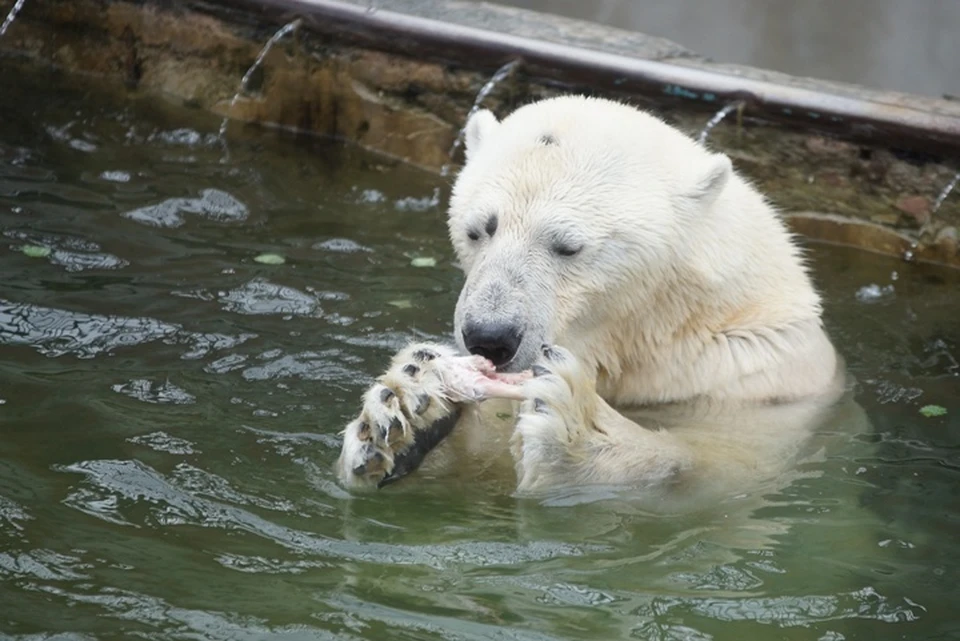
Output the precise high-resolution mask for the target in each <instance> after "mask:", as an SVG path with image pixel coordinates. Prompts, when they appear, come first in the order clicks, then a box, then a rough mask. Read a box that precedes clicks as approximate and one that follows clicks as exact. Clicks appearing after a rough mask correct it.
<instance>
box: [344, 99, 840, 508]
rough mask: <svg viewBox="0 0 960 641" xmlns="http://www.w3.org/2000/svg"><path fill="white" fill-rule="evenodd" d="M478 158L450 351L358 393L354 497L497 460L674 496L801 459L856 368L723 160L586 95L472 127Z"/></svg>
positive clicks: (465, 195) (792, 247) (350, 437)
mask: <svg viewBox="0 0 960 641" xmlns="http://www.w3.org/2000/svg"><path fill="white" fill-rule="evenodd" d="M465 154H466V162H465V164H464V167H463V169H462V170H461V171H460V173H459V175H458V177H457V179H456V183H455V185H454V188H453V192H452V196H451V200H450V206H449V221H448V225H449V232H450V238H451V240H452V242H453V246H454V248H455V251H456V254H457V257H458V259H459V262H460V265H461V266H462V268H463V271H464V273H465V275H466V281H465V284H464V285H463V289H462V291H461V293H460V296H459V300H458V302H457V305H456V311H455V314H454V339H455V342H456V346H455V347H454V346H446V345H435V344H420V345H411V346H409V347H408V348H406V349H404V350H402V351H401V352H400V353H399V354H398V355H397V356H396V357H395V359H394V360H393V363H392V365H391V367H390V368H389V370H388V371H387V373H386V374H385V375H383V376H382V377H381V378H380V379H379V380H378V381H377V382H376V384H375V385H374V386H373V387H371V388H370V389H369V391H368V392H367V393H366V394H365V395H364V399H363V409H362V411H361V413H360V415H359V417H358V418H357V419H356V420H354V421H352V422H350V423H349V424H348V425H347V427H346V429H345V430H344V432H343V447H342V451H341V455H340V458H339V459H338V461H337V465H336V467H337V473H338V476H339V478H340V480H341V481H342V482H343V483H344V484H345V485H347V486H349V487H353V488H357V487H363V486H381V487H382V486H384V485H386V484H388V483H391V482H392V481H395V480H397V479H399V478H402V477H404V476H406V475H407V474H409V473H410V472H412V471H413V470H414V469H416V468H418V467H420V466H421V464H422V466H423V470H424V471H426V470H429V471H430V472H431V473H432V474H444V473H454V472H462V471H463V470H464V469H467V468H470V467H471V466H472V467H483V468H484V469H486V470H489V469H491V466H492V468H496V469H499V470H501V471H502V470H504V468H506V469H507V470H509V471H508V472H506V473H508V474H512V475H513V480H512V484H513V485H515V488H516V490H517V491H518V492H520V493H536V492H541V491H547V490H550V489H552V488H559V487H564V486H583V485H590V484H615V485H628V486H633V487H637V488H641V489H642V490H644V491H646V492H649V493H652V494H657V495H660V496H662V495H663V494H664V493H674V494H678V493H687V494H696V493H701V494H702V493H703V492H705V491H709V492H714V493H715V492H717V491H737V490H738V488H741V487H743V486H744V484H746V483H750V482H754V481H757V480H760V479H763V478H771V477H776V476H777V475H778V474H782V473H783V472H784V471H785V470H787V469H789V467H790V466H791V465H793V464H795V462H796V460H797V458H798V457H799V456H801V455H802V453H803V451H804V448H805V445H806V444H807V443H808V441H809V440H810V437H811V435H812V434H814V432H815V429H816V426H817V425H818V424H821V423H822V421H823V420H824V417H825V416H826V415H827V413H828V412H829V411H830V408H831V407H832V406H834V404H835V402H836V400H837V399H838V398H839V397H840V396H841V395H842V392H843V388H844V375H843V364H842V361H841V360H840V358H839V357H838V355H837V354H836V352H835V350H834V347H833V345H832V344H831V341H830V340H829V338H828V336H827V334H826V333H825V331H824V328H823V325H822V321H821V301H820V297H819V295H818V293H817V292H816V290H815V288H814V286H813V284H812V282H811V278H810V276H809V274H808V271H807V269H806V267H805V264H804V261H803V258H802V254H801V251H800V249H799V248H798V246H797V244H796V243H795V241H794V239H793V237H792V236H791V235H790V233H789V232H788V231H787V229H786V228H785V226H784V223H783V222H782V221H781V219H780V218H779V217H778V215H777V213H776V212H775V211H774V210H773V208H772V207H771V206H770V205H769V204H768V203H767V202H766V201H765V200H764V198H763V197H762V196H761V195H760V194H759V193H758V192H757V190H756V189H754V188H753V187H752V186H751V185H750V184H748V182H747V181H745V180H744V179H743V178H742V177H741V176H739V175H738V174H737V173H736V172H735V171H734V170H733V168H732V166H731V162H730V160H729V159H728V158H727V157H726V156H725V155H722V154H718V153H711V152H710V151H708V150H707V149H706V148H705V147H704V146H702V145H701V144H699V143H697V142H695V141H694V140H692V139H691V138H689V137H688V136H686V135H685V134H683V133H682V132H680V131H678V130H677V129H675V128H673V127H671V126H669V125H667V124H666V123H664V122H663V121H661V120H659V119H657V118H656V117H654V116H652V115H650V114H647V113H644V112H642V111H639V110H637V109H635V108H633V107H631V106H628V105H625V104H621V103H617V102H613V101H609V100H605V99H598V98H587V97H580V96H564V97H558V98H551V99H547V100H543V101H539V102H535V103H532V104H529V105H526V106H523V107H521V108H520V109H518V110H516V111H515V112H514V113H512V114H511V115H509V116H508V117H506V118H505V119H504V120H503V121H498V120H497V118H496V117H495V116H494V115H493V114H492V113H491V112H489V111H486V110H483V111H479V112H477V113H476V114H475V115H473V116H472V117H471V118H470V119H469V121H468V123H467V127H466V130H465ZM491 399H492V400H491ZM493 461H500V462H501V463H503V462H504V461H506V462H507V464H506V465H501V466H500V467H497V465H495V464H493V463H492V462H493Z"/></svg>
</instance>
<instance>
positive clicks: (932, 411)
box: [920, 405, 947, 418]
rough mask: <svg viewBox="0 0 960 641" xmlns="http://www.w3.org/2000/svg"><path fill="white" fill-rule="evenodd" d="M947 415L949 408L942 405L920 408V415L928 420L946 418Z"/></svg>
mask: <svg viewBox="0 0 960 641" xmlns="http://www.w3.org/2000/svg"><path fill="white" fill-rule="evenodd" d="M946 413H947V408H946V407H943V406H942V405H924V406H923V407H921V408H920V414H921V415H923V416H925V417H926V418H935V417H937V416H944V415H945V414H946Z"/></svg>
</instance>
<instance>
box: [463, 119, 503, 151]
mask: <svg viewBox="0 0 960 641" xmlns="http://www.w3.org/2000/svg"><path fill="white" fill-rule="evenodd" d="M499 125H500V123H499V122H498V121H497V117H496V116H494V115H493V113H492V112H490V111H488V110H487V109H481V110H480V111H478V112H477V113H475V114H473V115H472V116H470V119H469V120H468V121H467V126H466V127H465V128H464V142H465V143H466V144H465V148H464V151H466V154H467V159H468V160H469V159H470V156H472V155H473V154H475V153H477V150H479V149H480V145H481V143H483V141H484V139H485V138H489V136H490V134H491V133H493V131H494V130H495V129H496V128H497V127H498V126H499Z"/></svg>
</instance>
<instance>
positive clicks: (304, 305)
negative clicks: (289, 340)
mask: <svg viewBox="0 0 960 641" xmlns="http://www.w3.org/2000/svg"><path fill="white" fill-rule="evenodd" d="M173 294H174V295H177V296H183V297H186V298H197V299H200V300H208V301H209V300H217V301H219V302H220V305H221V306H222V307H223V309H224V310H226V311H228V312H233V313H235V314H245V315H251V316H262V315H273V314H275V315H279V316H306V317H312V318H320V317H321V316H323V309H322V308H321V307H320V301H322V300H344V299H346V298H347V295H346V294H343V293H340V292H317V291H310V290H308V291H300V290H299V289H296V288H295V287H290V286H287V285H277V284H276V283H271V282H270V281H268V280H266V279H265V278H254V279H253V280H251V281H249V282H247V283H244V284H243V285H240V286H239V287H235V288H233V289H230V290H226V291H219V292H216V293H213V292H210V291H207V290H196V291H190V292H176V291H175V292H173Z"/></svg>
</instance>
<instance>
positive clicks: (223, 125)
mask: <svg viewBox="0 0 960 641" xmlns="http://www.w3.org/2000/svg"><path fill="white" fill-rule="evenodd" d="M300 23H301V20H300V18H297V19H296V20H294V21H293V22H290V23H288V24H285V25H283V26H282V27H280V28H279V29H277V32H276V33H275V34H273V35H272V36H271V37H270V39H269V40H267V44H265V45H263V49H261V50H260V53H259V54H257V59H256V60H254V61H253V64H252V65H250V68H249V69H247V72H246V73H245V74H243V78H241V79H240V88H239V89H237V93H235V94H233V98H231V99H230V106H229V107H228V108H227V115H226V116H224V117H223V120H222V121H221V122H220V131H219V132H218V133H217V137H218V138H219V139H220V142H221V144H222V145H223V149H224V151H225V152H227V153H228V154H229V150H228V149H227V141H226V137H225V136H226V135H227V127H229V126H230V114H232V113H233V108H234V107H235V106H236V104H237V101H238V100H240V97H241V96H242V95H243V94H244V93H246V91H247V86H248V85H249V84H250V78H252V77H253V74H254V72H255V71H256V70H257V69H259V68H260V65H261V64H263V61H264V59H265V58H266V57H267V54H269V53H270V50H271V49H273V46H274V45H275V44H277V43H278V42H280V41H281V40H283V39H284V38H285V37H286V36H287V34H290V33H293V32H294V31H296V30H297V29H298V28H300Z"/></svg>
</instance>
